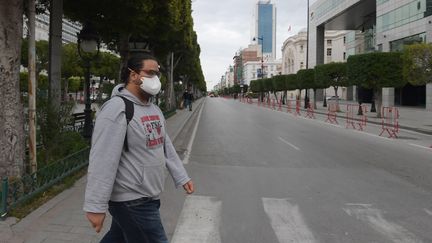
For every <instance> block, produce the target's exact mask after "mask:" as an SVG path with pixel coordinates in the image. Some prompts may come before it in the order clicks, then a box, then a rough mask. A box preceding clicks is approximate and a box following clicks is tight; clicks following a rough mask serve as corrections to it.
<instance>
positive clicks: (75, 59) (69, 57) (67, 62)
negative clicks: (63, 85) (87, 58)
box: [61, 43, 84, 80]
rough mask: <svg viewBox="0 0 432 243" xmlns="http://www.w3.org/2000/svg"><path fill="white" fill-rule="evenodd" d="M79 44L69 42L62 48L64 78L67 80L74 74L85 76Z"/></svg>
mask: <svg viewBox="0 0 432 243" xmlns="http://www.w3.org/2000/svg"><path fill="white" fill-rule="evenodd" d="M77 48H78V47H77V44H75V43H69V44H66V45H63V48H62V58H61V60H62V69H61V71H62V79H65V80H67V79H68V78H70V77H73V76H81V77H82V76H83V75H84V70H83V68H82V63H81V62H82V61H81V58H80V57H79V55H78V49H77Z"/></svg>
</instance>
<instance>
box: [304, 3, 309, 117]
mask: <svg viewBox="0 0 432 243" xmlns="http://www.w3.org/2000/svg"><path fill="white" fill-rule="evenodd" d="M306 29H307V30H306V70H307V69H308V68H309V0H307V24H306ZM308 93H309V89H305V104H304V108H305V109H307V108H309V94H308Z"/></svg>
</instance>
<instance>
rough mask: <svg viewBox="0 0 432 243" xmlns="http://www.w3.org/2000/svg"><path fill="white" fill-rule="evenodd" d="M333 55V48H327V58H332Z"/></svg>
mask: <svg viewBox="0 0 432 243" xmlns="http://www.w3.org/2000/svg"><path fill="white" fill-rule="evenodd" d="M331 55H332V49H331V48H327V56H331Z"/></svg>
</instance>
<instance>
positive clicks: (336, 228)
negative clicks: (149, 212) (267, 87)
mask: <svg viewBox="0 0 432 243" xmlns="http://www.w3.org/2000/svg"><path fill="white" fill-rule="evenodd" d="M195 108H196V109H198V108H200V107H195ZM194 119H195V120H194V122H192V123H191V124H189V125H188V126H187V127H185V129H184V132H183V133H181V134H180V135H179V137H178V139H177V140H176V141H175V145H176V148H177V150H178V152H179V153H180V154H181V157H182V158H183V159H184V161H185V162H187V164H186V165H185V166H186V168H187V170H188V171H189V174H190V176H191V177H192V178H193V180H194V182H195V184H196V193H195V194H194V195H192V196H187V197H185V196H184V193H183V192H182V191H181V190H175V189H174V187H173V186H172V182H171V181H170V180H167V186H166V192H165V193H164V194H163V196H162V202H163V205H162V209H161V212H162V218H163V221H164V225H165V227H166V231H167V232H168V233H169V237H170V239H171V242H172V243H183V242H184V243H186V242H188V243H194V242H197V243H198V242H200V243H202V242H208V243H217V242H224V243H234V242H239V243H240V242H241V243H245V242H248V243H249V242H251V243H252V242H262V243H267V242H281V243H282V242H331V243H337V242H432V231H431V229H432V194H431V192H432V177H431V176H430V175H431V173H432V150H428V149H425V148H421V147H416V146H410V145H409V143H410V140H419V141H420V140H421V139H423V137H422V135H416V134H412V133H410V134H409V136H408V139H405V140H403V139H402V140H394V139H386V138H381V137H377V136H376V135H373V134H370V133H367V132H358V131H354V130H349V129H345V128H344V127H338V126H333V125H330V124H326V123H324V122H320V121H319V119H318V120H311V119H304V118H299V117H295V116H293V115H291V114H287V113H283V112H277V111H273V110H270V109H266V108H262V107H257V106H252V105H247V104H243V103H240V102H238V101H234V100H227V99H223V98H207V99H206V100H205V102H204V104H203V106H202V110H201V109H199V110H196V111H195V118H194ZM196 122H198V123H196ZM195 124H197V126H195ZM191 141H192V142H191ZM190 145H191V146H190Z"/></svg>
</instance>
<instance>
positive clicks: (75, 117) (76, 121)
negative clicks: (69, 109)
mask: <svg viewBox="0 0 432 243" xmlns="http://www.w3.org/2000/svg"><path fill="white" fill-rule="evenodd" d="M84 122H85V113H84V112H79V113H73V114H72V121H71V123H70V125H71V126H72V127H73V130H74V131H77V132H78V131H81V130H82V129H83V128H84Z"/></svg>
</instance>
